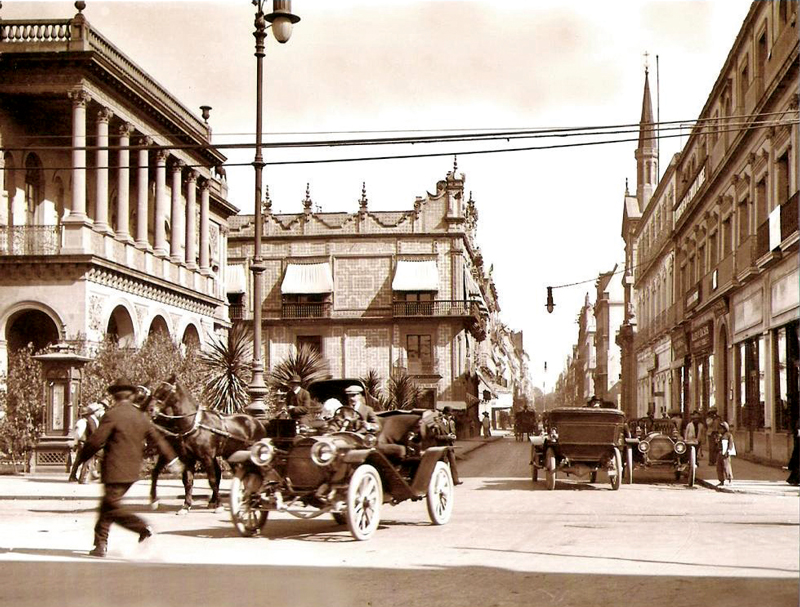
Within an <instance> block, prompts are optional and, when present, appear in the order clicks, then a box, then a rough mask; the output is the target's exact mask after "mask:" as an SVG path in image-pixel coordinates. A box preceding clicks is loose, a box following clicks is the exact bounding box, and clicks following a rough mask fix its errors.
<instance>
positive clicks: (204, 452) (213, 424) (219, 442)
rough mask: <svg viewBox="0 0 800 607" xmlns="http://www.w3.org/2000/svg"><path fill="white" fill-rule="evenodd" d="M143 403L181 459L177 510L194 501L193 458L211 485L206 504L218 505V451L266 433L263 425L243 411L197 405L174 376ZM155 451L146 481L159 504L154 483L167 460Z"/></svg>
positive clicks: (238, 447)
mask: <svg viewBox="0 0 800 607" xmlns="http://www.w3.org/2000/svg"><path fill="white" fill-rule="evenodd" d="M144 399H145V406H143V407H142V408H143V409H144V408H147V407H148V406H149V407H151V415H152V416H153V423H155V425H156V427H158V429H159V430H161V432H162V433H163V434H164V435H165V437H166V438H167V440H168V441H169V442H170V444H171V445H172V447H173V448H174V449H175V451H176V453H177V454H178V456H179V457H180V459H181V461H182V462H183V464H184V471H183V486H184V489H185V490H186V492H185V495H184V502H183V506H182V508H181V509H180V510H179V511H178V514H186V513H188V512H189V510H190V509H191V507H192V486H193V484H194V469H195V465H196V464H197V462H200V464H201V465H202V466H203V469H204V470H205V471H206V475H207V476H208V484H209V486H210V487H211V497H210V498H209V501H208V507H209V509H213V510H216V511H219V510H220V509H221V506H220V503H219V486H220V481H221V480H222V469H221V468H220V465H219V461H217V458H218V457H224V458H228V457H229V456H230V455H232V454H233V453H234V452H235V451H239V450H241V449H248V448H249V447H250V445H252V444H253V443H254V442H256V441H257V440H260V439H262V438H264V436H265V430H264V426H263V425H262V424H261V423H260V422H259V421H258V420H257V419H256V418H254V417H252V416H250V415H245V414H236V415H222V414H221V413H218V412H216V411H211V410H208V409H206V408H204V407H203V406H202V405H200V404H199V403H198V402H197V401H196V400H195V398H194V397H193V396H192V395H191V394H190V393H189V392H187V391H186V390H185V389H184V388H183V387H182V386H181V385H180V384H179V383H178V382H177V381H176V380H175V376H172V377H170V378H169V381H162V382H161V383H160V384H159V385H158V386H157V387H156V389H155V390H153V392H152V393H150V392H149V391H147V393H146V394H145V397H144ZM167 463H168V462H167V461H166V458H165V457H164V456H163V455H161V454H159V456H158V460H157V461H156V465H155V467H154V468H153V473H152V475H151V483H150V506H151V508H152V509H154V510H156V509H158V496H157V495H156V484H157V483H158V477H159V475H160V474H161V471H162V470H163V469H164V467H165V466H166V465H167Z"/></svg>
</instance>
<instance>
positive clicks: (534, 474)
mask: <svg viewBox="0 0 800 607" xmlns="http://www.w3.org/2000/svg"><path fill="white" fill-rule="evenodd" d="M531 480H532V481H533V482H534V483H535V482H537V481H538V480H539V466H538V465H537V463H536V447H534V446H533V445H531Z"/></svg>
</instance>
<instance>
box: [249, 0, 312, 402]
mask: <svg viewBox="0 0 800 607" xmlns="http://www.w3.org/2000/svg"><path fill="white" fill-rule="evenodd" d="M264 2H265V0H253V6H255V7H256V19H255V32H253V36H254V37H255V39H256V52H255V55H256V154H255V159H254V160H253V168H254V169H255V172H256V186H255V228H254V236H253V239H254V242H253V247H254V248H253V263H252V264H251V266H250V270H251V271H252V272H253V365H252V369H253V377H252V379H251V380H250V386H249V388H248V392H249V393H250V401H251V402H250V405H249V406H248V407H247V411H248V412H249V413H250V414H251V415H254V416H256V417H266V406H265V405H264V396H265V395H266V393H267V386H266V384H265V383H264V361H263V359H262V358H261V300H262V289H261V275H262V274H263V272H264V264H263V260H262V259H261V231H262V230H261V226H262V218H261V190H262V184H261V178H262V175H263V172H264V159H263V157H262V155H261V148H262V140H261V134H262V130H261V126H262V119H261V110H262V108H261V105H262V89H263V73H264V40H265V39H266V38H267V21H269V22H270V23H271V24H272V33H273V35H274V36H275V39H276V40H277V41H278V42H280V43H281V44H283V43H285V42H286V41H287V40H289V38H290V36H291V35H292V26H293V25H294V24H295V23H297V22H298V21H300V17H298V16H296V15H293V14H292V2H291V0H273V2H272V12H271V13H269V14H268V15H265V14H264Z"/></svg>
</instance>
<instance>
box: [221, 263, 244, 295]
mask: <svg viewBox="0 0 800 607" xmlns="http://www.w3.org/2000/svg"><path fill="white" fill-rule="evenodd" d="M246 291H247V275H246V274H245V271H244V266H243V265H233V266H225V292H226V293H228V294H232V293H245V292H246Z"/></svg>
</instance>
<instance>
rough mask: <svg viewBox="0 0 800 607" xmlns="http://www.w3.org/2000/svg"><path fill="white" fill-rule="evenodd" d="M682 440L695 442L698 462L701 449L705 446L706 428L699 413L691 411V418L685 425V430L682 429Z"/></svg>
mask: <svg viewBox="0 0 800 607" xmlns="http://www.w3.org/2000/svg"><path fill="white" fill-rule="evenodd" d="M683 438H684V440H687V441H688V440H696V441H697V459H698V460H699V459H700V458H701V457H703V447H704V446H705V444H706V427H705V425H704V424H703V419H702V416H701V415H700V412H699V411H697V410H695V411H692V417H691V419H690V420H689V423H688V424H686V428H684V429H683Z"/></svg>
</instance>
